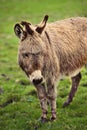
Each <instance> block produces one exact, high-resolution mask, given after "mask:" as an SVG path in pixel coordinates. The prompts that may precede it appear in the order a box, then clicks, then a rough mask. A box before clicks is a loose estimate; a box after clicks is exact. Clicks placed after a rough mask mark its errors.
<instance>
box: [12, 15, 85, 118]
mask: <svg viewBox="0 0 87 130" xmlns="http://www.w3.org/2000/svg"><path fill="white" fill-rule="evenodd" d="M47 20H48V16H47V15H46V16H45V17H44V19H43V20H42V22H41V23H40V24H38V25H35V26H34V25H32V24H31V23H28V22H25V21H22V22H21V23H20V24H16V25H15V27H14V31H15V34H16V35H17V36H18V37H19V38H20V43H19V51H18V62H19V65H20V67H21V68H22V69H23V71H24V72H25V73H26V75H27V76H28V78H29V79H30V81H31V83H33V84H34V85H35V87H36V89H37V93H38V97H39V99H40V103H41V108H42V116H41V120H42V121H45V120H46V118H47V101H49V103H50V106H51V113H52V116H51V120H54V119H56V97H57V90H56V86H57V82H58V80H60V79H61V78H62V77H64V76H70V77H71V80H72V88H71V91H70V93H69V97H68V100H67V101H66V102H65V103H64V105H63V106H64V107H65V106H67V105H69V104H70V102H71V101H72V100H73V97H74V95H75V92H76V90H77V87H78V85H79V82H80V79H81V73H80V70H81V68H82V67H83V66H84V65H85V64H86V63H87V19H86V18H84V17H77V18H70V19H65V20H61V21H57V22H53V23H48V24H47Z"/></svg>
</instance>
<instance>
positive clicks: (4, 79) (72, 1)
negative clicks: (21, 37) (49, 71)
mask: <svg viewBox="0 0 87 130" xmlns="http://www.w3.org/2000/svg"><path fill="white" fill-rule="evenodd" d="M45 14H48V15H49V22H53V21H57V20H60V19H64V18H69V17H77V16H85V17H86V16H87V0H53V1H52V0H0V130H87V70H86V69H85V68H83V69H82V75H83V76H82V80H81V82H80V85H79V88H78V91H77V93H76V96H75V98H74V100H73V102H72V103H71V104H70V106H68V107H66V108H62V105H63V103H64V101H66V99H67V96H68V93H69V91H70V85H71V80H70V79H69V78H66V79H64V80H62V81H60V83H59V85H58V89H57V90H58V97H57V120H56V121H54V122H50V121H48V122H47V123H45V124H42V123H41V122H40V121H39V118H40V115H41V109H40V104H39V100H38V98H37V94H36V90H35V88H34V86H33V85H31V84H30V82H29V80H28V78H27V77H26V76H25V74H24V73H23V72H22V70H21V69H20V68H19V66H18V62H17V53H18V38H17V37H16V36H15V34H14V25H15V23H17V22H20V21H22V20H26V21H31V22H32V23H33V24H36V23H39V22H40V21H41V19H42V18H43V16H44V15H45ZM48 117H50V109H49V114H48Z"/></svg>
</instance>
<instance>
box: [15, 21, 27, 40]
mask: <svg viewBox="0 0 87 130" xmlns="http://www.w3.org/2000/svg"><path fill="white" fill-rule="evenodd" d="M14 32H15V34H16V36H17V37H19V38H20V39H24V38H25V37H26V32H25V31H23V28H22V27H21V26H20V25H19V24H15V26H14Z"/></svg>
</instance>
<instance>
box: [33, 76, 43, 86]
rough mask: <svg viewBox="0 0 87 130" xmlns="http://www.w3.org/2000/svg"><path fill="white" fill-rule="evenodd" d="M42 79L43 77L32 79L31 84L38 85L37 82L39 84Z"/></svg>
mask: <svg viewBox="0 0 87 130" xmlns="http://www.w3.org/2000/svg"><path fill="white" fill-rule="evenodd" d="M42 81H43V78H41V79H33V84H34V85H38V84H40V83H41V82H42Z"/></svg>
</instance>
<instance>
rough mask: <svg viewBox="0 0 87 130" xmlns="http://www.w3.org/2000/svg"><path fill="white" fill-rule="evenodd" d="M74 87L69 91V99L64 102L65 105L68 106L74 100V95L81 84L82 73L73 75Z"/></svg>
mask: <svg viewBox="0 0 87 130" xmlns="http://www.w3.org/2000/svg"><path fill="white" fill-rule="evenodd" d="M71 79H72V87H71V91H70V93H69V96H68V100H67V101H66V102H65V103H64V105H63V107H66V106H68V105H69V104H70V103H71V102H72V100H73V97H74V95H75V93H76V91H77V88H78V86H79V82H80V80H81V73H78V74H77V75H76V76H75V77H72V78H71Z"/></svg>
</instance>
